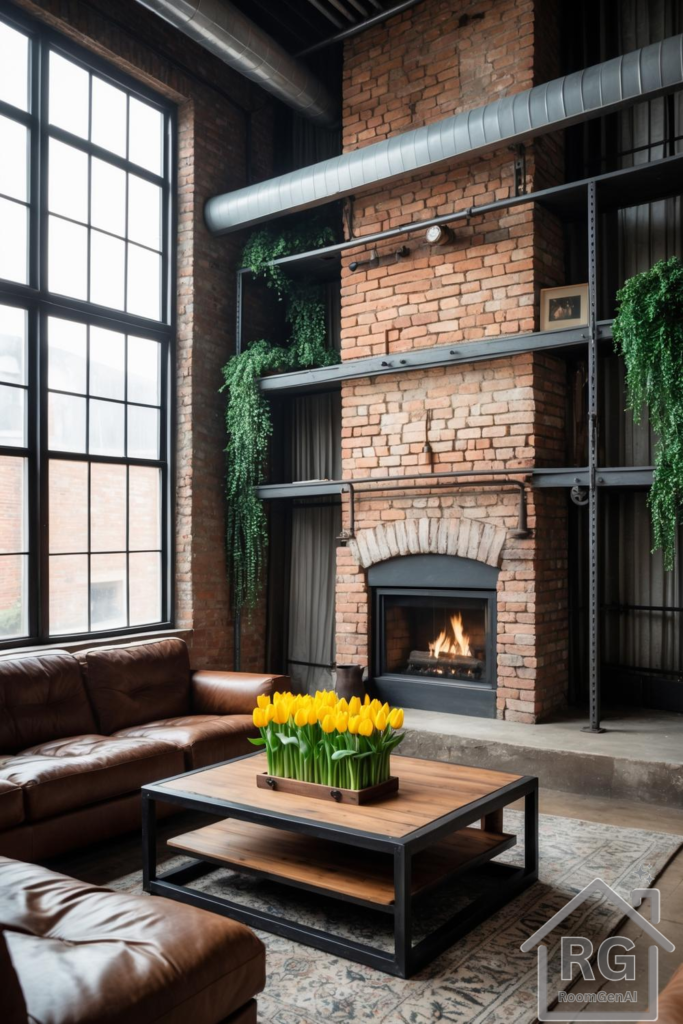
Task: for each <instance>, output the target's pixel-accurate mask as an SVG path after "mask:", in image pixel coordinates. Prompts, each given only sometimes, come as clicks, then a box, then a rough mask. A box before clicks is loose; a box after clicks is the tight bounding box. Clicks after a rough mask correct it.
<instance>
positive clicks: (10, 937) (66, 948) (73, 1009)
mask: <svg viewBox="0 0 683 1024" xmlns="http://www.w3.org/2000/svg"><path fill="white" fill-rule="evenodd" d="M2 927H5V928H7V929H8V931H7V932H6V937H7V946H8V949H9V952H10V955H11V958H12V962H13V964H14V968H15V971H16V973H17V977H18V979H19V983H20V985H21V987H22V990H23V993H24V998H25V999H26V1003H27V1008H28V1014H29V1017H30V1018H31V1019H34V1020H36V1021H50V1024H67V1022H68V1024H86V1022H87V1024H95V1022H102V1021H106V1022H107V1024H148V1022H150V1021H155V1022H170V1021H174V1022H176V1021H177V1022H179V1021H194V1022H196V1024H201V1022H208V1021H212V1022H216V1021H220V1020H222V1019H223V1018H224V1017H227V1016H228V1015H229V1014H231V1013H232V1012H233V1011H234V1010H237V1009H239V1007H241V1006H243V1005H244V1004H245V1003H247V1002H248V1001H249V1000H250V999H251V998H252V997H253V996H254V995H256V994H257V993H258V992H260V991H261V990H262V988H263V985H264V981H265V951H264V948H263V944H262V943H261V942H260V940H259V939H258V938H257V937H256V936H255V935H254V934H253V932H251V931H250V930H249V929H248V928H246V927H245V926H244V925H242V924H239V923H238V922H236V921H230V920H228V919H227V918H224V917H221V916H220V915H218V914H211V913H209V912H208V911H204V910H196V909H195V908H194V907H186V906H184V905H183V904H181V903H175V902H173V901H171V900H161V899H150V898H149V897H146V896H135V895H130V894H128V893H119V892H116V893H114V892H110V891H108V890H107V889H101V888H98V887H96V886H92V885H86V884H85V883H83V882H77V881H75V880H74V879H71V878H66V877H65V876H64V875H59V874H56V873H55V872H52V871H47V870H45V868H40V867H36V866H34V865H30V864H23V863H21V862H20V861H12V860H7V859H6V858H0V928H2ZM38 968H39V969H38Z"/></svg>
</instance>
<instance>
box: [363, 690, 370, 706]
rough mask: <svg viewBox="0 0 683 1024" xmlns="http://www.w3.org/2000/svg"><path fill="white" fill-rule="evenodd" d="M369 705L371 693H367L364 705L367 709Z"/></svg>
mask: <svg viewBox="0 0 683 1024" xmlns="http://www.w3.org/2000/svg"><path fill="white" fill-rule="evenodd" d="M369 703H370V694H369V693H366V694H365V700H364V701H363V704H364V705H365V706H366V707H367V705H368V704H369Z"/></svg>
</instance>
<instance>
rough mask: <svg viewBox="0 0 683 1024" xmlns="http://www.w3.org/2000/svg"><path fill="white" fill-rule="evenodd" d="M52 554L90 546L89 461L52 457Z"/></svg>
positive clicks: (79, 550) (80, 550)
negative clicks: (72, 460) (71, 460)
mask: <svg viewBox="0 0 683 1024" xmlns="http://www.w3.org/2000/svg"><path fill="white" fill-rule="evenodd" d="M49 500H50V554H51V555H54V554H68V553H69V552H72V553H76V552H84V551H87V550H88V463H87V462H68V461H67V460H65V459H50V498H49Z"/></svg>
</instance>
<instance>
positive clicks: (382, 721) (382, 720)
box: [375, 711, 387, 732]
mask: <svg viewBox="0 0 683 1024" xmlns="http://www.w3.org/2000/svg"><path fill="white" fill-rule="evenodd" d="M386 727H387V716H386V715H385V714H384V711H380V712H379V714H378V715H377V716H376V717H375V728H376V729H379V731H380V732H384V730H385V729H386Z"/></svg>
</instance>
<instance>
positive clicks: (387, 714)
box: [382, 701, 391, 718]
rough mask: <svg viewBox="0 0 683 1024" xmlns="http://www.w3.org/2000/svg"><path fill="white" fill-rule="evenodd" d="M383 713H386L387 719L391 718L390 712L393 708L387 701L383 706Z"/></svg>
mask: <svg viewBox="0 0 683 1024" xmlns="http://www.w3.org/2000/svg"><path fill="white" fill-rule="evenodd" d="M382 711H383V712H384V714H385V715H386V716H387V718H388V717H389V713H390V711H391V708H390V707H389V705H388V704H387V702H386V701H385V702H384V704H382Z"/></svg>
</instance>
